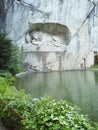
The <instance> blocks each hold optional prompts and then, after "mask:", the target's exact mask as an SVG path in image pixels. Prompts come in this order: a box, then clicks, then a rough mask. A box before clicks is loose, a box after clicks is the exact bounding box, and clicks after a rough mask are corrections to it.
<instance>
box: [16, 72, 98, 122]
mask: <svg viewBox="0 0 98 130" xmlns="http://www.w3.org/2000/svg"><path fill="white" fill-rule="evenodd" d="M17 89H25V91H26V92H27V93H31V95H32V97H34V98H35V97H36V98H38V97H43V96H44V95H50V96H52V97H53V98H55V99H66V100H67V101H70V102H72V103H74V104H77V105H78V106H80V108H82V112H83V113H86V114H88V115H89V116H90V118H91V119H92V120H94V121H98V101H97V100H98V72H97V71H66V72H51V73H32V74H28V75H26V76H24V77H21V78H18V79H17Z"/></svg>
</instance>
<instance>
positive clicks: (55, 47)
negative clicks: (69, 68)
mask: <svg viewBox="0 0 98 130" xmlns="http://www.w3.org/2000/svg"><path fill="white" fill-rule="evenodd" d="M70 39H71V35H70V32H69V29H68V28H67V27H66V26H64V25H61V24H57V23H56V24H55V23H45V24H42V23H37V24H30V29H29V30H28V31H27V33H26V36H25V45H24V46H23V48H22V49H23V50H24V51H23V55H24V53H27V55H26V54H25V57H24V61H25V63H26V64H27V63H28V66H27V68H29V69H31V70H36V71H54V70H62V68H64V67H63V66H61V61H62V60H61V59H62V56H63V55H65V53H64V52H66V48H67V46H68V45H69V42H70ZM39 52H40V53H39ZM47 53H48V55H47ZM57 53H59V56H57ZM39 59H40V60H39Z"/></svg>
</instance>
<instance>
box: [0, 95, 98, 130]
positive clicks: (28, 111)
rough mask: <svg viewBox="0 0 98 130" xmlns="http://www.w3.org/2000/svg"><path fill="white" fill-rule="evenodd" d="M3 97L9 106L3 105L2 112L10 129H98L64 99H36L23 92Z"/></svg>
mask: <svg viewBox="0 0 98 130" xmlns="http://www.w3.org/2000/svg"><path fill="white" fill-rule="evenodd" d="M2 99H3V100H4V101H6V103H7V106H8V107H7V106H6V107H3V109H2V111H1V112H0V113H1V117H2V119H3V120H4V122H5V124H6V126H7V127H8V129H15V128H16V129H15V130H17V129H18V130H78V129H80V130H97V125H95V126H93V125H92V123H91V122H90V121H89V119H88V117H87V116H84V115H82V114H80V113H79V109H78V108H77V107H75V106H72V105H71V104H69V103H68V102H66V101H64V100H61V101H55V100H53V99H52V98H50V97H44V98H41V99H38V100H34V99H32V97H31V96H28V95H23V94H21V92H20V93H17V94H16V95H15V96H13V97H12V98H11V99H8V98H6V97H3V98H2ZM12 110H13V111H14V116H13V111H12ZM15 114H16V115H15ZM17 115H18V118H19V119H17ZM12 122H13V123H12ZM17 124H18V125H17Z"/></svg>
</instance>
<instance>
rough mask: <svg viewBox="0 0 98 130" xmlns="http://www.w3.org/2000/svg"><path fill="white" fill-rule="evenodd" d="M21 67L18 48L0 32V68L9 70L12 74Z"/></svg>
mask: <svg viewBox="0 0 98 130" xmlns="http://www.w3.org/2000/svg"><path fill="white" fill-rule="evenodd" d="M20 68H22V67H21V58H20V54H19V49H18V47H17V46H16V45H14V44H13V43H12V41H11V40H10V39H8V38H6V35H5V34H2V33H0V70H9V71H10V72H11V73H12V74H15V73H18V72H19V71H20Z"/></svg>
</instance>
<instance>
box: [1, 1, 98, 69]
mask: <svg viewBox="0 0 98 130" xmlns="http://www.w3.org/2000/svg"><path fill="white" fill-rule="evenodd" d="M0 1H2V0H0ZM1 3H2V5H1V4H0V6H2V9H1V10H2V11H1V15H0V16H1V18H4V19H2V20H3V22H4V24H1V25H5V26H3V29H4V30H5V31H6V33H7V34H8V37H10V38H11V39H12V40H13V42H14V43H15V44H17V45H18V46H19V47H20V48H21V51H22V57H23V61H24V64H25V66H26V68H28V69H29V70H33V71H60V70H73V69H84V68H86V67H90V66H91V65H93V63H94V48H96V46H97V37H98V36H97V35H98V31H97V30H98V29H97V28H98V25H97V23H98V16H97V12H98V11H97V10H98V4H97V3H98V1H97V0H93V1H91V0H69V1H67V0H57V1H55V0H4V1H2V2H1ZM2 20H0V23H2Z"/></svg>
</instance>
